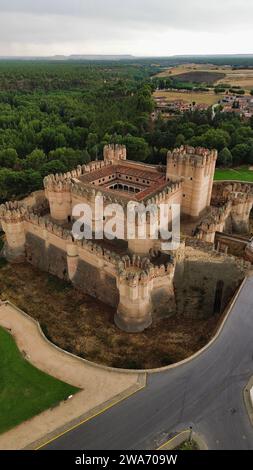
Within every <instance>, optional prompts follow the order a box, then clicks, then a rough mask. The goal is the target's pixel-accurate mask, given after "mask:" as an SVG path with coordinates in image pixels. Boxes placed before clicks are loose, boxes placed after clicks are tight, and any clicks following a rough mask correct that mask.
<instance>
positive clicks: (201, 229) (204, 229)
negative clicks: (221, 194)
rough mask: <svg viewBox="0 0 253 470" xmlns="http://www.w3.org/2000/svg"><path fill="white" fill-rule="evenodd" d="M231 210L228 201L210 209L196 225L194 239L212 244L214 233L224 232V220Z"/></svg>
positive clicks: (230, 203)
mask: <svg viewBox="0 0 253 470" xmlns="http://www.w3.org/2000/svg"><path fill="white" fill-rule="evenodd" d="M231 208H232V202H231V201H228V202H227V203H226V204H224V206H221V207H212V208H211V210H210V211H209V214H208V215H207V216H206V217H204V218H203V219H202V221H201V222H200V224H199V225H198V227H197V229H196V237H197V238H198V239H199V240H203V241H206V242H210V243H214V239H215V233H216V232H223V231H224V228H225V224H226V220H227V218H228V217H229V215H230V213H231Z"/></svg>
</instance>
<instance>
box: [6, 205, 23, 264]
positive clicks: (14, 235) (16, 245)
mask: <svg viewBox="0 0 253 470" xmlns="http://www.w3.org/2000/svg"><path fill="white" fill-rule="evenodd" d="M25 213H26V209H25V207H23V206H22V205H21V204H19V203H18V202H6V203H5V204H2V205H1V206H0V220H1V223H2V229H3V231H4V232H5V236H6V241H5V245H4V249H3V252H4V255H5V257H6V259H7V260H8V261H10V262H12V263H22V262H23V261H24V260H25V241H26V239H25V227H24V223H25V222H24V221H25Z"/></svg>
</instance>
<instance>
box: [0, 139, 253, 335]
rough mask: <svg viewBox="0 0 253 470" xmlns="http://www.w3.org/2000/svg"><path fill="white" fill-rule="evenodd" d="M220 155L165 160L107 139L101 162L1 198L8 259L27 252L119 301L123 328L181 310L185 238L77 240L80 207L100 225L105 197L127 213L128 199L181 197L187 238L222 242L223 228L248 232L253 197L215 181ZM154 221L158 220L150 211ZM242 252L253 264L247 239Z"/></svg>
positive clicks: (247, 188) (200, 152) (184, 151)
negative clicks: (170, 243)
mask: <svg viewBox="0 0 253 470" xmlns="http://www.w3.org/2000/svg"><path fill="white" fill-rule="evenodd" d="M216 160H217V151H215V150H211V151H210V150H207V149H203V148H193V147H188V146H183V147H181V148H179V149H175V150H174V151H172V152H169V153H168V157H167V166H157V165H149V164H143V163H138V162H135V161H130V160H127V152H126V148H125V147H124V146H121V145H107V146H105V148H104V160H103V161H93V162H91V163H89V164H86V165H83V166H78V167H77V168H76V169H75V170H73V171H71V172H68V173H66V174H60V175H58V174H56V175H49V176H47V177H46V178H45V180H44V191H43V192H38V193H34V194H33V195H31V196H30V197H29V198H27V199H26V200H24V201H19V202H7V203H6V204H3V205H2V206H0V221H1V225H2V229H3V231H4V232H5V238H6V241H5V247H4V254H5V256H6V258H7V259H8V260H9V261H10V262H13V263H17V262H23V261H24V260H26V261H28V262H29V263H32V264H33V265H34V266H37V267H38V268H40V269H42V270H45V271H48V272H50V273H52V274H54V275H56V276H58V277H60V278H62V279H66V280H69V281H71V282H72V283H73V285H74V286H75V287H76V288H78V289H81V290H83V291H84V292H87V293H88V294H90V295H92V296H94V297H96V298H98V299H100V300H101V301H103V302H105V303H107V304H109V305H111V306H113V307H114V308H115V310H116V313H115V323H116V325H117V326H118V327H119V328H121V329H123V330H125V331H129V332H139V331H143V330H144V329H145V328H147V327H148V326H149V325H150V324H151V323H152V316H153V315H154V312H156V311H158V310H159V312H160V313H161V312H164V315H168V314H170V313H172V312H173V311H175V292H174V285H173V280H174V276H175V271H176V269H179V266H180V262H181V260H182V257H183V256H184V242H183V241H182V242H181V244H180V247H179V248H178V250H177V251H176V252H175V253H174V252H163V250H162V249H161V243H162V240H161V239H159V238H158V239H156V240H154V239H151V238H150V237H147V238H146V239H138V238H132V239H128V238H127V234H126V233H125V232H124V236H123V237H122V239H115V240H108V239H106V238H102V239H101V240H86V239H83V240H76V239H74V238H73V235H72V224H73V217H72V214H73V208H74V207H75V206H77V205H78V204H81V203H86V204H89V206H90V207H91V208H94V211H92V214H93V215H92V217H93V219H92V224H94V226H95V224H96V223H98V222H99V223H100V224H102V225H104V224H105V223H106V220H105V218H104V217H102V216H101V215H100V214H99V213H97V211H96V210H95V199H96V196H98V195H99V196H101V197H102V198H103V203H104V206H105V207H106V206H107V205H109V204H113V203H120V205H121V206H122V208H123V210H124V217H126V211H127V205H128V203H129V201H133V202H140V203H142V204H143V205H144V207H148V206H149V205H150V204H159V203H166V204H168V206H169V207H170V208H171V206H172V205H173V204H180V206H181V216H182V222H183V226H184V227H187V226H188V227H191V233H190V236H191V237H192V236H193V235H194V237H195V239H196V241H197V240H200V241H202V242H208V243H210V244H212V245H213V246H214V247H215V235H216V232H223V231H226V230H228V229H229V230H230V232H242V231H247V230H246V229H247V228H248V224H249V216H250V211H251V209H252V205H253V188H252V185H250V184H244V183H231V184H230V183H219V184H214V172H215V166H216ZM147 219H148V222H149V224H151V222H150V220H151V219H150V218H149V216H148V214H147ZM170 222H171V220H170ZM149 228H151V227H149ZM220 248H221V245H219V247H218V249H220ZM216 249H217V246H216ZM244 255H245V259H246V260H248V261H250V262H253V246H252V244H250V243H246V248H245V254H244Z"/></svg>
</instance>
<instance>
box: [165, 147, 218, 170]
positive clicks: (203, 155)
mask: <svg viewBox="0 0 253 470" xmlns="http://www.w3.org/2000/svg"><path fill="white" fill-rule="evenodd" d="M217 157H218V152H217V150H209V149H206V148H203V147H190V146H189V145H182V146H181V147H179V148H176V149H174V150H172V151H169V152H168V161H169V160H172V161H173V163H174V164H175V163H180V164H185V165H192V166H199V167H201V166H202V167H203V166H206V165H209V164H210V163H213V162H216V160H217Z"/></svg>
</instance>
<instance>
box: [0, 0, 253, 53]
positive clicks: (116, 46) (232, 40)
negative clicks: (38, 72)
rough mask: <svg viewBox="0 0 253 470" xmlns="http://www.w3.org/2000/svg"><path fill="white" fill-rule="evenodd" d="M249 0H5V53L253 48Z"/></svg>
mask: <svg viewBox="0 0 253 470" xmlns="http://www.w3.org/2000/svg"><path fill="white" fill-rule="evenodd" d="M252 30H253V1H252V0H0V56H18V55H22V56H24V55H27V56H34V55H36V56H45V55H46V56H48V55H50V56H51V55H56V54H65V55H70V54H132V55H136V56H170V55H177V54H238V53H239V54H250V53H253V44H252Z"/></svg>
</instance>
